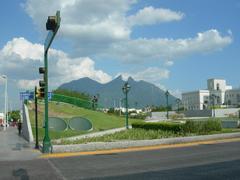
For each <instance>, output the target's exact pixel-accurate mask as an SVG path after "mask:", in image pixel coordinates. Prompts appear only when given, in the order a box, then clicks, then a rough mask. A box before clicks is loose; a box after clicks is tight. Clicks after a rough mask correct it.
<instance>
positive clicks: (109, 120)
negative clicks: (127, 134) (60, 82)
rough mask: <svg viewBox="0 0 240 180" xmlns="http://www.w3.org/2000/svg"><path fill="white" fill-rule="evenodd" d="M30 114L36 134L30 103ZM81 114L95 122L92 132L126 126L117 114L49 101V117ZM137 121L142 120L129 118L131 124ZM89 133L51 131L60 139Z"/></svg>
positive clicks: (40, 123) (40, 114)
mask: <svg viewBox="0 0 240 180" xmlns="http://www.w3.org/2000/svg"><path fill="white" fill-rule="evenodd" d="M28 107H29V116H30V120H31V125H32V129H33V134H34V136H35V115H34V104H33V103H30V104H29V106H28ZM43 108H44V106H43V104H39V107H38V126H39V139H40V140H42V139H43V134H44V128H42V126H43V116H44V113H43V112H44V111H43ZM76 116H81V117H85V118H87V119H89V120H90V121H91V122H92V124H93V130H92V131H90V132H97V131H103V130H107V129H113V128H119V127H124V126H125V118H124V117H119V116H115V115H109V114H106V113H103V112H98V111H92V110H88V109H84V108H80V107H76V106H73V105H71V104H66V103H57V102H50V103H49V117H59V118H63V119H64V120H65V121H68V119H70V118H71V117H76ZM136 121H142V120H139V119H129V124H131V123H132V122H136ZM86 133H89V132H88V131H87V132H86V131H73V130H70V129H68V130H66V131H63V132H57V131H50V138H51V139H58V138H63V137H70V136H76V135H81V134H86Z"/></svg>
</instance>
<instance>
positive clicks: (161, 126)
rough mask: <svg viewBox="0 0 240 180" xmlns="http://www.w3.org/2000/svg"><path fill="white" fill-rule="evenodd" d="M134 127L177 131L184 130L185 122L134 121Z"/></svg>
mask: <svg viewBox="0 0 240 180" xmlns="http://www.w3.org/2000/svg"><path fill="white" fill-rule="evenodd" d="M132 127H133V128H142V129H146V130H150V129H151V130H163V131H173V132H175V133H178V132H182V129H183V124H178V123H168V122H162V123H151V122H150V123H146V122H134V123H132Z"/></svg>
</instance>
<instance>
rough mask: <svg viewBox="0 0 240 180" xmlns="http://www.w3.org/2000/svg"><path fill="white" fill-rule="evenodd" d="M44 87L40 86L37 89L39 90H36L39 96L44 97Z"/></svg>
mask: <svg viewBox="0 0 240 180" xmlns="http://www.w3.org/2000/svg"><path fill="white" fill-rule="evenodd" d="M44 95H45V93H44V87H40V88H38V89H37V92H36V97H37V98H44Z"/></svg>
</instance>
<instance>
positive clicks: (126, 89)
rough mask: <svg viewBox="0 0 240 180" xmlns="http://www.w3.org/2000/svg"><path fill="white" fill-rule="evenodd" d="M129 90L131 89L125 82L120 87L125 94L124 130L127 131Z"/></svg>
mask: <svg viewBox="0 0 240 180" xmlns="http://www.w3.org/2000/svg"><path fill="white" fill-rule="evenodd" d="M130 88H131V87H130V85H129V84H128V82H126V83H125V84H124V85H123V87H122V91H123V93H124V94H125V98H126V101H125V107H126V129H129V127H128V92H129V90H130Z"/></svg>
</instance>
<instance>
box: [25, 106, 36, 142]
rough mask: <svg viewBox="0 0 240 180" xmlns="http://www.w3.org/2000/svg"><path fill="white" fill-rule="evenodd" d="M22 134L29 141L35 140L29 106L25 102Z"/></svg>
mask: <svg viewBox="0 0 240 180" xmlns="http://www.w3.org/2000/svg"><path fill="white" fill-rule="evenodd" d="M22 136H23V137H24V139H26V140H27V141H28V142H33V141H34V139H33V133H32V127H31V123H30V118H29V112H28V107H27V106H26V105H25V104H23V111H22Z"/></svg>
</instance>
